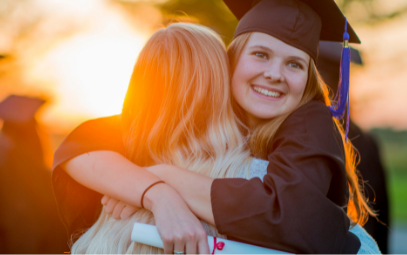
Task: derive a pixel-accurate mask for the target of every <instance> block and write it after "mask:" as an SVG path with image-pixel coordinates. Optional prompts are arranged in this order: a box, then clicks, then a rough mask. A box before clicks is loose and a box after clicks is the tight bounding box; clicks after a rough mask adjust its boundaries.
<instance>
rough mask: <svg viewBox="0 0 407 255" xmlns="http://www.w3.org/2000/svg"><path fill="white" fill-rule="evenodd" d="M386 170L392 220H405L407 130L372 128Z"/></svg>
mask: <svg viewBox="0 0 407 255" xmlns="http://www.w3.org/2000/svg"><path fill="white" fill-rule="evenodd" d="M371 133H372V134H373V135H374V136H375V138H376V139H377V141H378V143H379V144H380V149H381V152H382V159H383V162H384V165H385V168H386V170H387V171H386V172H387V177H388V178H387V182H388V187H389V197H390V207H391V215H392V217H393V220H396V221H405V222H407V131H406V130H404V131H394V130H392V129H373V130H372V131H371Z"/></svg>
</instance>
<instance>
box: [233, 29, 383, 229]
mask: <svg viewBox="0 0 407 255" xmlns="http://www.w3.org/2000/svg"><path fill="white" fill-rule="evenodd" d="M252 33H253V32H249V33H245V34H242V35H239V36H238V37H236V38H235V39H234V40H233V42H232V43H231V44H230V45H229V47H228V56H229V61H230V66H231V71H232V72H231V73H233V71H234V69H235V67H236V64H237V61H238V59H239V57H240V54H241V53H242V51H243V49H244V47H245V45H246V43H247V41H248V40H249V38H250V36H251V34H252ZM311 100H319V101H321V102H323V103H325V104H326V105H327V106H329V105H331V99H330V97H329V90H328V87H327V85H326V84H325V83H324V82H323V80H322V78H321V76H320V75H319V73H318V70H317V68H316V65H315V62H314V61H313V60H312V59H311V60H310V66H309V70H308V81H307V84H306V88H305V91H304V95H303V97H302V99H301V100H300V103H299V104H298V106H297V107H296V108H295V109H293V111H295V110H296V109H298V108H300V107H301V106H303V105H305V104H306V103H308V102H310V101H311ZM232 103H233V109H234V111H235V112H236V114H237V115H238V117H239V118H240V119H242V120H243V121H245V118H246V116H245V113H244V111H243V109H242V108H241V107H240V106H239V105H238V104H237V103H236V101H234V100H232ZM293 111H291V112H289V113H286V114H283V115H281V116H278V117H276V118H273V119H272V120H267V121H264V122H263V123H261V124H260V125H258V126H257V127H255V128H254V130H251V131H250V136H249V141H248V144H249V148H250V151H251V152H252V154H253V156H254V157H258V158H263V159H267V156H268V152H269V151H271V147H272V140H273V137H274V135H275V133H276V132H277V130H278V128H279V127H280V125H281V124H282V123H283V122H284V120H285V119H286V118H287V117H288V116H289V115H290V114H291V113H292V112H293ZM333 120H334V122H335V125H336V126H337V128H338V130H339V131H340V133H341V136H342V142H343V145H344V150H345V161H346V177H347V180H348V186H349V194H350V197H349V202H348V216H349V218H350V219H351V220H352V221H353V223H352V224H355V223H359V224H360V225H363V224H364V223H366V221H367V216H368V214H370V215H373V216H375V213H374V212H373V210H372V209H371V208H370V207H369V206H368V204H367V202H366V199H365V197H364V196H363V193H362V190H363V189H362V188H361V187H360V186H359V183H358V176H357V174H356V164H355V158H356V157H355V150H354V148H353V145H352V144H351V142H350V140H349V139H348V140H347V141H345V135H344V130H343V128H342V125H341V124H340V122H339V121H338V120H336V119H335V118H333Z"/></svg>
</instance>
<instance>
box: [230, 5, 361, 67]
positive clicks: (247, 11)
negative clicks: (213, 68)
mask: <svg viewBox="0 0 407 255" xmlns="http://www.w3.org/2000/svg"><path fill="white" fill-rule="evenodd" d="M224 2H225V3H226V5H227V6H228V7H229V9H230V10H231V11H232V12H233V14H234V15H235V16H236V18H237V19H239V24H238V26H237V28H236V31H235V35H234V37H236V36H238V35H240V34H243V33H246V32H253V31H254V32H262V33H266V34H269V35H271V36H273V37H276V38H277V39H280V40H282V41H283V42H285V43H287V44H289V45H291V46H294V47H296V48H298V49H300V50H303V51H305V52H306V53H308V54H309V55H310V56H311V58H313V59H314V60H316V59H317V55H318V43H319V41H320V40H325V41H334V42H342V41H343V32H344V24H346V20H345V17H344V15H343V14H342V12H341V11H340V9H339V7H338V6H337V5H336V3H335V2H334V1H333V0H263V1H261V0H224ZM347 28H348V34H349V39H348V41H349V42H351V43H360V40H359V38H358V36H357V35H356V33H355V31H354V30H353V29H352V27H351V26H350V25H348V26H347Z"/></svg>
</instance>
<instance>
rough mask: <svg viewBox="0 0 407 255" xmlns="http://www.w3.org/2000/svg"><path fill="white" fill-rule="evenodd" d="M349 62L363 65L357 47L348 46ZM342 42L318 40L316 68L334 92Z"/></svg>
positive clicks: (337, 78) (336, 87)
mask: <svg viewBox="0 0 407 255" xmlns="http://www.w3.org/2000/svg"><path fill="white" fill-rule="evenodd" d="M350 51H351V58H350V60H351V62H352V63H355V64H358V65H363V61H362V57H361V56H360V53H359V51H358V50H357V49H355V48H352V47H350ZM341 53H342V44H341V43H337V42H326V41H321V42H319V55H318V61H317V69H318V71H319V73H320V74H321V76H322V78H323V79H324V81H325V83H326V84H327V85H328V86H329V87H330V88H331V89H332V90H333V91H334V92H336V91H337V89H338V83H339V71H338V70H339V67H340V64H341Z"/></svg>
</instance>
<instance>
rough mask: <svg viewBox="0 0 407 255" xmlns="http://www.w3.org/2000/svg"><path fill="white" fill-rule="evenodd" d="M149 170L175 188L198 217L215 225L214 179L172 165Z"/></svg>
mask: <svg viewBox="0 0 407 255" xmlns="http://www.w3.org/2000/svg"><path fill="white" fill-rule="evenodd" d="M147 170H148V171H149V172H151V173H153V174H154V175H156V176H157V177H159V178H160V179H161V180H163V181H165V182H166V183H167V184H168V185H170V186H171V187H173V188H174V189H175V190H176V191H177V192H178V194H180V195H181V197H182V198H183V199H184V201H185V202H186V203H187V204H188V206H189V208H190V209H191V211H192V212H193V213H195V215H196V216H198V217H199V218H201V219H203V220H204V221H206V222H208V223H210V224H212V225H215V220H214V217H213V213H212V204H211V186H212V182H213V181H214V179H213V178H210V177H207V176H204V175H202V174H198V173H195V172H192V171H188V170H185V169H182V168H179V167H175V166H171V165H156V166H152V167H148V168H147Z"/></svg>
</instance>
